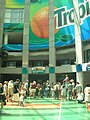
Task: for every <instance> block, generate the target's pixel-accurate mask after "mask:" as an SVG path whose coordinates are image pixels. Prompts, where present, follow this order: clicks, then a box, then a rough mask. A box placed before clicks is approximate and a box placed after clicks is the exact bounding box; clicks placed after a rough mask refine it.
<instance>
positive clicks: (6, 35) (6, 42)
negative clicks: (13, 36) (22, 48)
mask: <svg viewBox="0 0 90 120" xmlns="http://www.w3.org/2000/svg"><path fill="white" fill-rule="evenodd" d="M4 44H8V34H7V33H6V34H4Z"/></svg>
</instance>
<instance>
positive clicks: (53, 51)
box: [49, 0, 56, 83]
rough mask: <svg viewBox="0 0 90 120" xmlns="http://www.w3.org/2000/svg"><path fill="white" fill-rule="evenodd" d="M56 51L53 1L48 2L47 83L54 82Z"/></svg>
mask: <svg viewBox="0 0 90 120" xmlns="http://www.w3.org/2000/svg"><path fill="white" fill-rule="evenodd" d="M55 66H56V49H55V44H54V0H49V81H50V83H52V82H56V74H55Z"/></svg>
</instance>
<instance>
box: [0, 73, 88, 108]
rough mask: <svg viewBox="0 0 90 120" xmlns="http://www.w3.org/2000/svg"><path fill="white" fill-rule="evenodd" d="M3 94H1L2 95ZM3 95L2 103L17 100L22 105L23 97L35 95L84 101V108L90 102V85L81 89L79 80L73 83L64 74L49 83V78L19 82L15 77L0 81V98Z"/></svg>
mask: <svg viewBox="0 0 90 120" xmlns="http://www.w3.org/2000/svg"><path fill="white" fill-rule="evenodd" d="M2 94H3V95H2ZM2 96H3V102H2V103H3V105H4V104H6V103H5V102H12V103H13V102H18V105H22V106H24V99H25V98H27V97H29V98H31V99H32V98H36V97H41V98H43V97H47V98H49V97H51V98H54V99H60V100H62V101H66V100H76V101H78V103H82V102H83V101H85V102H86V108H88V102H90V85H87V86H86V87H85V89H84V90H83V87H82V86H81V84H80V83H79V82H77V83H75V82H74V80H73V79H70V80H69V77H68V76H67V75H66V77H65V79H64V80H63V81H62V83H60V82H56V83H51V84H50V83H49V80H47V81H46V82H43V83H37V82H36V81H33V82H32V83H30V82H29V80H26V81H25V82H21V81H20V80H19V79H17V80H16V81H15V82H14V81H13V80H9V81H4V83H0V99H1V97H2Z"/></svg>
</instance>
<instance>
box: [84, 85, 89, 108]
mask: <svg viewBox="0 0 90 120" xmlns="http://www.w3.org/2000/svg"><path fill="white" fill-rule="evenodd" d="M84 93H85V102H86V108H87V109H88V107H89V106H88V102H90V84H88V85H86V87H85V89H84Z"/></svg>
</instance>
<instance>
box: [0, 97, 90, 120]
mask: <svg viewBox="0 0 90 120" xmlns="http://www.w3.org/2000/svg"><path fill="white" fill-rule="evenodd" d="M25 102H26V103H25V107H21V106H17V104H13V105H12V104H8V105H7V106H5V107H4V114H2V115H0V120H90V112H89V111H87V110H86V108H85V104H78V103H76V102H75V101H65V102H61V101H60V100H54V99H50V98H45V99H27V100H26V101H25Z"/></svg>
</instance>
